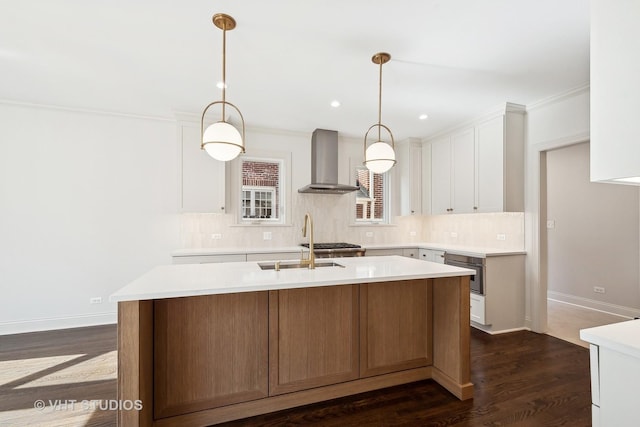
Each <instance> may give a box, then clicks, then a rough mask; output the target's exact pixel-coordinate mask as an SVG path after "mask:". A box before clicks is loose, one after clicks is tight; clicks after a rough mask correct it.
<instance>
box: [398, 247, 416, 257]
mask: <svg viewBox="0 0 640 427" xmlns="http://www.w3.org/2000/svg"><path fill="white" fill-rule="evenodd" d="M402 256H406V257H407V258H416V259H417V258H418V248H405V249H403V250H402Z"/></svg>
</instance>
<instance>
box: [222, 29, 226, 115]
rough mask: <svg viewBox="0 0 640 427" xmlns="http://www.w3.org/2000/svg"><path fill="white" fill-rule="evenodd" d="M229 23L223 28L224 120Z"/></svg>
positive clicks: (223, 111) (223, 112)
mask: <svg viewBox="0 0 640 427" xmlns="http://www.w3.org/2000/svg"><path fill="white" fill-rule="evenodd" d="M226 71H227V24H226V23H225V24H224V25H223V28H222V121H223V122H225V121H226V117H225V108H224V107H225V105H226V102H225V101H226V96H225V93H226V90H227V72H226Z"/></svg>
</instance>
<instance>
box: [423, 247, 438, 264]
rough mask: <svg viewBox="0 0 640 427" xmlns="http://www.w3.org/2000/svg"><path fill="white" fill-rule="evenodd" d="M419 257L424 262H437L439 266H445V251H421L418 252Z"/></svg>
mask: <svg viewBox="0 0 640 427" xmlns="http://www.w3.org/2000/svg"><path fill="white" fill-rule="evenodd" d="M418 254H419V257H420V259H421V260H423V261H431V262H437V263H438V264H444V251H439V250H436V249H420V250H419V251H418Z"/></svg>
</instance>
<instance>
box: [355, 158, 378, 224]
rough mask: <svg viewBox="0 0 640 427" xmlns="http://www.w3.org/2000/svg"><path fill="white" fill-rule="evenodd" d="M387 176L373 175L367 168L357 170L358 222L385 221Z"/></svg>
mask: <svg viewBox="0 0 640 427" xmlns="http://www.w3.org/2000/svg"><path fill="white" fill-rule="evenodd" d="M385 179H386V177H385V174H379V173H373V172H371V171H370V170H368V169H366V168H361V169H357V170H356V185H359V186H360V190H358V191H357V192H356V206H355V208H356V209H355V211H356V221H383V220H384V219H385V217H384V215H385V212H384V210H385V206H386V200H385V197H386V194H385V182H384V180H385Z"/></svg>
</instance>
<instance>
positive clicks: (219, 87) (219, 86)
mask: <svg viewBox="0 0 640 427" xmlns="http://www.w3.org/2000/svg"><path fill="white" fill-rule="evenodd" d="M216 87H217V88H218V89H222V88H225V89H226V88H227V85H226V84H224V82H218V83H216Z"/></svg>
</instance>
